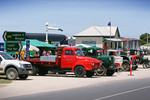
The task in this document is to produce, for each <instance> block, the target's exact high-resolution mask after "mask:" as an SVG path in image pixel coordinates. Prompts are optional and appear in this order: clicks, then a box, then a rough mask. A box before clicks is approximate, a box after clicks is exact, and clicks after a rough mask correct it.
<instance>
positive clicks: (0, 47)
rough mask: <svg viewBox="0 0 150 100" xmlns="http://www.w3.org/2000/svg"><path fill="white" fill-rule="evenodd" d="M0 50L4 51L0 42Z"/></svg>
mask: <svg viewBox="0 0 150 100" xmlns="http://www.w3.org/2000/svg"><path fill="white" fill-rule="evenodd" d="M0 51H4V43H0Z"/></svg>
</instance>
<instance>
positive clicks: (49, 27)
mask: <svg viewBox="0 0 150 100" xmlns="http://www.w3.org/2000/svg"><path fill="white" fill-rule="evenodd" d="M48 30H58V31H61V32H62V31H63V30H62V29H60V28H57V27H51V26H49V25H48V22H46V40H45V42H46V43H48Z"/></svg>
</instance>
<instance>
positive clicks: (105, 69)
mask: <svg viewBox="0 0 150 100" xmlns="http://www.w3.org/2000/svg"><path fill="white" fill-rule="evenodd" d="M85 55H86V56H88V57H92V58H96V59H98V60H101V61H102V66H101V69H100V70H96V75H99V76H102V75H107V76H112V75H113V74H114V73H115V70H116V66H115V64H114V57H113V56H108V55H105V53H104V49H103V48H99V47H88V48H86V50H85Z"/></svg>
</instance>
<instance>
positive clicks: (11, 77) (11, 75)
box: [6, 68, 18, 80]
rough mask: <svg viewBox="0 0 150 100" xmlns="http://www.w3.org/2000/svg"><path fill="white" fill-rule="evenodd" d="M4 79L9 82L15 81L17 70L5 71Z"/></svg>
mask: <svg viewBox="0 0 150 100" xmlns="http://www.w3.org/2000/svg"><path fill="white" fill-rule="evenodd" d="M6 77H7V78H8V79H9V80H16V79H17V77H18V72H17V70H16V69H15V68H9V69H7V71H6Z"/></svg>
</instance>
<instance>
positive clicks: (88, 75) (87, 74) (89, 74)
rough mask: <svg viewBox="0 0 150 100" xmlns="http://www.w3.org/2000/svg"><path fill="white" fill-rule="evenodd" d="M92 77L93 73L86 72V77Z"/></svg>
mask: <svg viewBox="0 0 150 100" xmlns="http://www.w3.org/2000/svg"><path fill="white" fill-rule="evenodd" d="M93 75H94V72H91V71H86V76H87V77H92V76H93Z"/></svg>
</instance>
